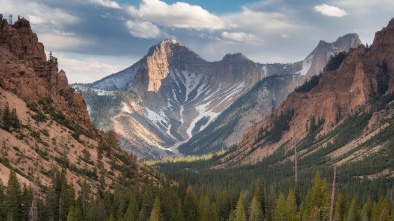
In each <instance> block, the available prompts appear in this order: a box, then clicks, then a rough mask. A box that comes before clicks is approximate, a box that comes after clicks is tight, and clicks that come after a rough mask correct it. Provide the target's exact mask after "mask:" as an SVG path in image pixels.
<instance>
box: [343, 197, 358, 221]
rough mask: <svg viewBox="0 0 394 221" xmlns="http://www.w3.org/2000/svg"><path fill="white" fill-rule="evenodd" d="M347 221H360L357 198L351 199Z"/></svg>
mask: <svg viewBox="0 0 394 221" xmlns="http://www.w3.org/2000/svg"><path fill="white" fill-rule="evenodd" d="M346 220H347V221H358V220H360V214H359V208H358V201H357V197H354V198H353V199H352V202H351V204H350V208H349V213H348V215H347V219H346Z"/></svg>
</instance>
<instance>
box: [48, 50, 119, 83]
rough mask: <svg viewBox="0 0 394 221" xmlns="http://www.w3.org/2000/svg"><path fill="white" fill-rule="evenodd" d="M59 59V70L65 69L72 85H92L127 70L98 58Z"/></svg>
mask: <svg viewBox="0 0 394 221" xmlns="http://www.w3.org/2000/svg"><path fill="white" fill-rule="evenodd" d="M54 56H55V57H57V58H58V61H59V69H63V70H64V71H65V72H66V74H67V78H68V81H69V82H70V83H91V82H93V81H96V80H99V79H101V78H103V77H105V76H108V75H110V74H113V73H116V72H119V71H121V70H123V69H125V68H126V66H122V65H114V64H109V63H107V62H105V61H102V60H99V59H96V58H84V59H78V60H76V59H72V58H66V57H63V56H62V55H60V56H58V55H56V54H55V55H54Z"/></svg>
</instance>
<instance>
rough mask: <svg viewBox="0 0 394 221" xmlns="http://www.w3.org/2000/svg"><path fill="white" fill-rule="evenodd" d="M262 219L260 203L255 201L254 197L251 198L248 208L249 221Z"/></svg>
mask: <svg viewBox="0 0 394 221" xmlns="http://www.w3.org/2000/svg"><path fill="white" fill-rule="evenodd" d="M262 219H263V212H262V210H261V206H260V202H259V201H258V200H257V198H256V196H255V197H253V199H252V203H251V206H250V219H249V220H250V221H259V220H262Z"/></svg>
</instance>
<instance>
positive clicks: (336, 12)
mask: <svg viewBox="0 0 394 221" xmlns="http://www.w3.org/2000/svg"><path fill="white" fill-rule="evenodd" d="M314 9H315V11H317V12H320V13H321V14H322V15H325V16H333V17H343V16H345V15H347V13H346V11H345V10H343V9H340V8H338V7H335V6H330V5H326V4H322V5H317V6H315V7H314Z"/></svg>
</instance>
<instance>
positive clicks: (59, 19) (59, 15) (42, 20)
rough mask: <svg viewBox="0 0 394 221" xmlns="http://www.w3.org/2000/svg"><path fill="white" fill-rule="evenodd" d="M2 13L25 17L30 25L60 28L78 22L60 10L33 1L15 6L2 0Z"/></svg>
mask: <svg viewBox="0 0 394 221" xmlns="http://www.w3.org/2000/svg"><path fill="white" fill-rule="evenodd" d="M20 4H23V7H20ZM2 11H8V12H12V13H17V14H19V15H21V16H22V17H26V18H27V19H28V20H29V21H30V23H31V24H32V25H39V24H46V25H47V24H52V25H58V26H61V25H63V24H75V23H76V22H78V21H79V19H78V18H77V17H76V16H74V15H71V14H70V13H68V12H66V11H64V10H62V9H59V8H51V7H49V6H47V5H44V4H42V3H37V2H33V1H32V2H30V1H21V2H18V4H16V3H15V1H9V0H4V2H2Z"/></svg>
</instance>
